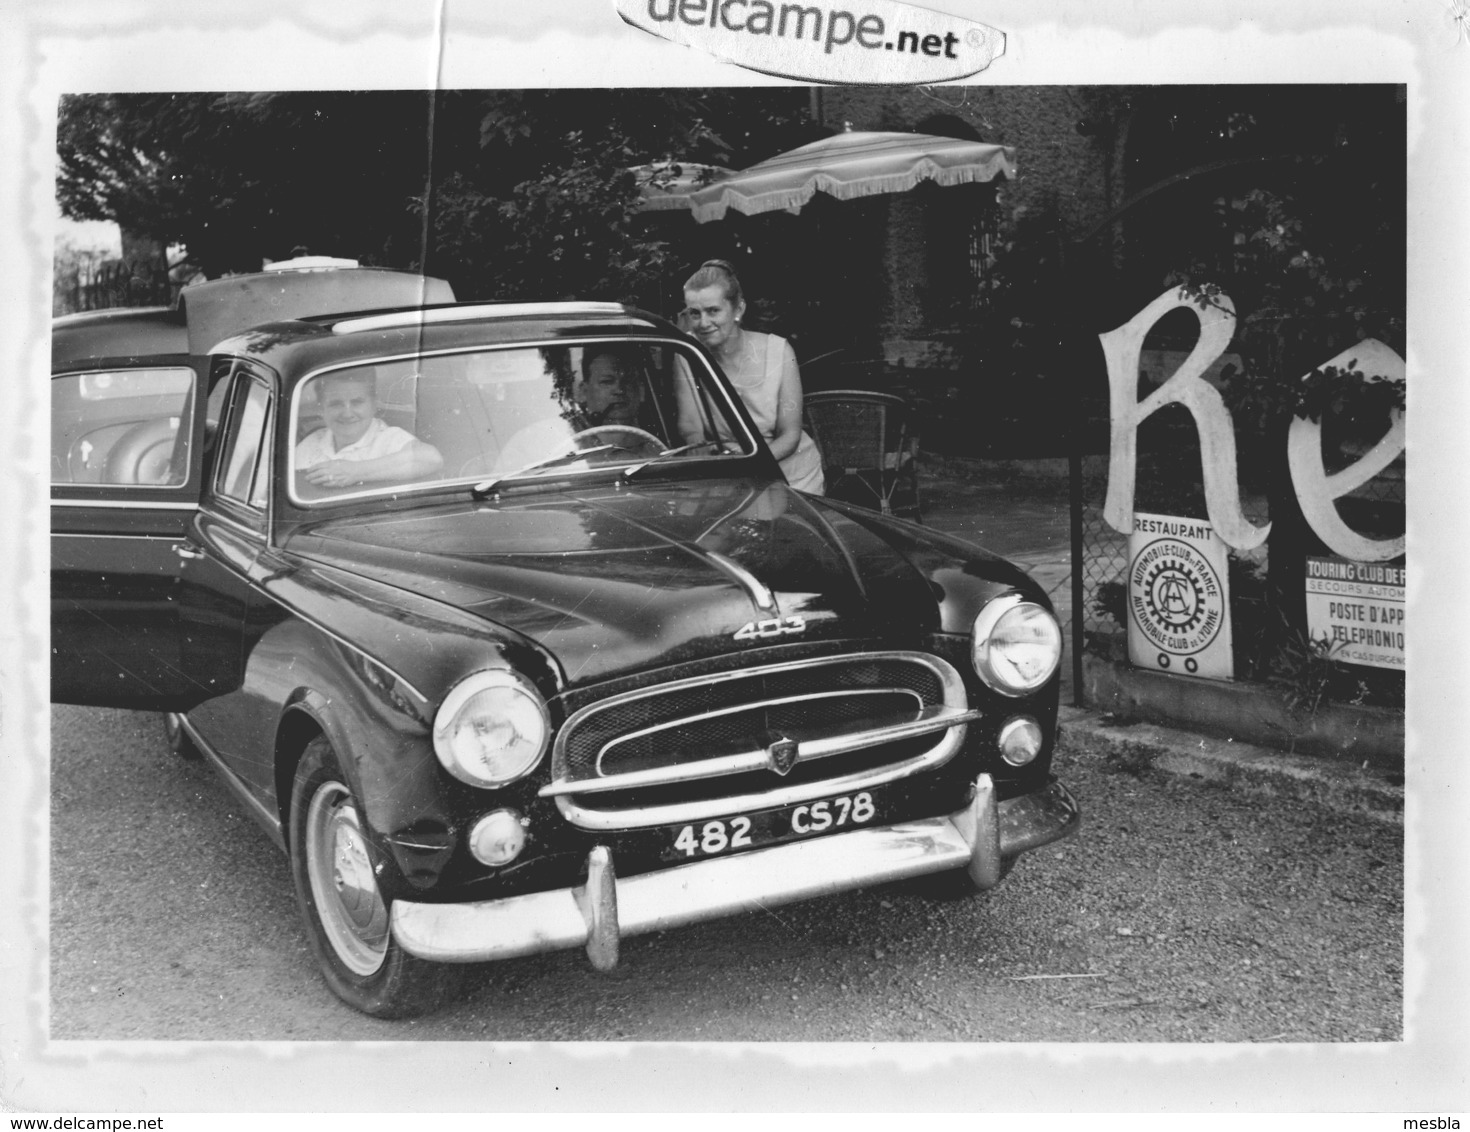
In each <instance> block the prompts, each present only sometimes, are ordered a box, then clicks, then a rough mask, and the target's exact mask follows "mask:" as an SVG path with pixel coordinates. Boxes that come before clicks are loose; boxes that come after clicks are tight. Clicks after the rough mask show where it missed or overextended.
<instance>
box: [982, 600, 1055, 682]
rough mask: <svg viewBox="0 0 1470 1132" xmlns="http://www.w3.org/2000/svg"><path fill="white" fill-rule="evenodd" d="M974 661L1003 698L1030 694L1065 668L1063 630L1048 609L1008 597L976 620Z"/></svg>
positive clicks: (993, 605) (992, 604)
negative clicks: (1061, 665) (1063, 666)
mask: <svg viewBox="0 0 1470 1132" xmlns="http://www.w3.org/2000/svg"><path fill="white" fill-rule="evenodd" d="M970 660H971V662H972V663H973V664H974V666H975V671H976V673H977V674H978V675H979V677H980V679H981V680H984V681H985V683H986V686H987V687H990V688H992V689H994V690H995V691H997V692H999V693H1000V694H1001V695H1003V696H1011V697H1016V696H1025V695H1029V694H1030V693H1032V692H1034V691H1036V690H1037V689H1038V688H1040V687H1041V686H1042V685H1043V684H1045V683H1046V682H1047V681H1048V680H1050V679H1051V678H1052V676H1053V675H1054V674H1055V673H1056V670H1057V667H1058V665H1060V664H1061V663H1062V628H1061V626H1060V625H1058V624H1057V619H1056V618H1055V617H1053V616H1052V615H1051V613H1049V612H1048V611H1047V610H1046V609H1045V607H1043V606H1040V605H1037V604H1036V602H1034V601H1027V600H1026V599H1025V598H1023V597H1022V596H1021V595H1020V594H1015V593H1013V594H1006V595H1005V596H1004V597H998V598H996V599H995V600H994V601H992V602H990V603H989V604H987V605H986V606H985V608H984V609H982V610H981V611H980V615H979V616H978V617H976V618H975V627H974V629H973V630H972V631H971V636H970Z"/></svg>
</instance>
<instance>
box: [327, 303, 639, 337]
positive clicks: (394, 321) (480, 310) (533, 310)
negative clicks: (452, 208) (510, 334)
mask: <svg viewBox="0 0 1470 1132" xmlns="http://www.w3.org/2000/svg"><path fill="white" fill-rule="evenodd" d="M627 313H628V310H627V308H626V307H624V306H623V304H622V303H576V302H561V303H557V302H551V303H473V304H469V305H466V306H454V307H434V308H432V309H428V310H422V309H420V310H407V311H394V312H392V313H389V314H373V315H365V316H363V317H362V318H347V319H343V320H342V321H341V322H338V323H336V324H334V325H333V327H332V333H333V334H358V333H362V332H363V331H369V330H409V329H412V328H413V327H416V326H437V325H439V324H442V323H446V322H473V321H475V320H476V319H506V320H510V319H517V318H534V317H539V316H544V315H563V316H572V315H586V314H622V315H626V314H627Z"/></svg>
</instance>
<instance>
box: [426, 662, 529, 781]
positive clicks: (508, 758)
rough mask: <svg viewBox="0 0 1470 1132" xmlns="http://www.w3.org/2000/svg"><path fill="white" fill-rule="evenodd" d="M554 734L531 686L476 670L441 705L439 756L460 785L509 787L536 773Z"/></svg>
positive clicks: (512, 676)
mask: <svg viewBox="0 0 1470 1132" xmlns="http://www.w3.org/2000/svg"><path fill="white" fill-rule="evenodd" d="M550 734H551V720H550V718H549V717H548V716H547V714H546V704H545V702H544V701H543V700H542V699H541V696H540V695H539V694H538V693H537V691H536V689H535V688H533V687H532V686H531V685H530V683H528V682H527V681H526V680H524V679H522V678H521V677H520V676H517V675H516V674H515V673H514V672H476V673H475V674H474V675H473V676H467V677H465V678H464V679H463V680H461V681H460V682H459V683H458V684H456V685H455V686H454V687H453V688H452V689H451V690H450V692H449V695H447V696H445V697H444V702H443V703H442V704H440V705H439V712H438V714H437V715H436V716H435V717H434V754H436V755H437V756H438V757H439V761H440V762H441V763H443V764H444V769H445V770H447V771H449V773H450V774H452V775H454V777H455V778H457V779H459V780H460V781H461V782H467V783H469V784H470V785H471V786H488V787H494V786H504V785H505V784H506V783H508V782H514V781H515V780H516V779H518V778H522V777H524V776H525V775H526V774H529V773H530V772H531V770H532V768H533V767H535V765H536V764H537V763H538V762H539V761H540V760H541V756H542V755H543V754H544V753H545V751H546V741H547V739H548V738H549V736H550Z"/></svg>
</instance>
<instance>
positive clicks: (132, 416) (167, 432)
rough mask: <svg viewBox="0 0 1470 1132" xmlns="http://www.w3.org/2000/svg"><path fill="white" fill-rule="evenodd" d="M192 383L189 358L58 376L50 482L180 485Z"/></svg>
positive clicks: (53, 384) (186, 465) (53, 405)
mask: <svg viewBox="0 0 1470 1132" xmlns="http://www.w3.org/2000/svg"><path fill="white" fill-rule="evenodd" d="M194 386H195V374H194V371H193V370H191V369H189V368H188V367H186V366H163V367H158V368H152V369H132V370H104V371H93V372H91V373H69V374H62V375H60V376H58V377H53V378H52V379H51V482H52V483H53V484H98V485H103V484H106V485H120V486H130V487H180V486H182V485H183V484H184V482H185V481H186V480H187V479H188V475H189V440H190V436H191V435H192V432H193V430H192V427H191V421H192V419H193V405H194Z"/></svg>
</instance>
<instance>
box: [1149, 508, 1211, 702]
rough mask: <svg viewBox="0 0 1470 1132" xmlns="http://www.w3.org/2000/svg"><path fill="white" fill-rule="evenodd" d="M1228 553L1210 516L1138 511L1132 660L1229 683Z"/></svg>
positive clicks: (1163, 669) (1156, 668) (1154, 667)
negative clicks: (1181, 515)
mask: <svg viewBox="0 0 1470 1132" xmlns="http://www.w3.org/2000/svg"><path fill="white" fill-rule="evenodd" d="M1227 562H1228V553H1227V550H1226V547H1225V543H1224V541H1223V540H1222V539H1221V538H1220V536H1219V535H1218V534H1217V533H1216V532H1215V530H1214V529H1213V528H1212V527H1211V526H1210V524H1209V522H1208V521H1206V520H1204V519H1182V518H1177V517H1174V516H1168V515H1144V514H1137V515H1135V516H1134V518H1133V531H1132V533H1131V534H1130V535H1129V536H1128V563H1129V565H1128V614H1129V616H1128V659H1129V660H1130V661H1131V662H1132V663H1133V664H1135V665H1138V666H1139V667H1141V668H1151V669H1154V670H1155V671H1163V672H1174V673H1180V674H1182V675H1185V676H1204V677H1209V678H1211V679H1215V680H1229V679H1232V678H1233V676H1234V674H1235V667H1234V661H1233V658H1232V655H1231V639H1230V588H1229V574H1228V570H1227Z"/></svg>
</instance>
